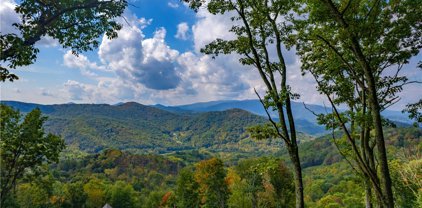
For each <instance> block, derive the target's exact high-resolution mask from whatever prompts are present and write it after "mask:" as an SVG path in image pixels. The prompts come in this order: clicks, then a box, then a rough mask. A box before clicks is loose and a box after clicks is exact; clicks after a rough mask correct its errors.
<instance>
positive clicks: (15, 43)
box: [0, 0, 127, 82]
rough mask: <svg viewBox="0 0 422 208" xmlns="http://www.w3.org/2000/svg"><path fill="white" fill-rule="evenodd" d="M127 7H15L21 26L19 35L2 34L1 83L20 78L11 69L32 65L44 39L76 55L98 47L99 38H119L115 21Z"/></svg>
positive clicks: (97, 0) (84, 3)
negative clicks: (46, 37) (48, 38)
mask: <svg viewBox="0 0 422 208" xmlns="http://www.w3.org/2000/svg"><path fill="white" fill-rule="evenodd" d="M126 6H127V1H126V0H105V1H104V0H75V1H67V0H60V1H56V0H23V1H21V3H20V5H18V6H17V7H16V9H15V10H16V12H17V13H18V14H20V15H21V22H19V23H14V26H15V27H16V29H17V30H18V31H19V32H20V34H0V49H1V54H0V61H1V62H3V64H5V65H7V68H6V67H4V66H1V65H0V81H3V82H4V81H6V80H9V81H13V80H16V79H18V77H17V76H16V75H15V74H13V73H10V71H9V69H14V68H16V67H19V66H26V65H30V64H32V63H33V62H34V61H35V60H36V58H37V53H38V52H39V49H38V48H36V47H35V46H34V45H35V43H36V42H38V41H39V40H41V38H42V37H43V36H50V37H52V38H53V39H55V40H57V41H58V42H59V43H60V44H61V45H62V46H63V47H64V48H70V49H71V50H72V52H73V53H74V54H78V53H80V52H83V51H88V50H92V49H93V48H96V47H98V44H99V43H98V37H99V36H101V35H103V34H104V33H105V35H106V36H107V37H108V38H115V37H117V30H119V29H121V25H120V24H118V23H117V22H116V20H115V17H118V16H120V15H121V14H122V13H123V11H124V9H125V8H126Z"/></svg>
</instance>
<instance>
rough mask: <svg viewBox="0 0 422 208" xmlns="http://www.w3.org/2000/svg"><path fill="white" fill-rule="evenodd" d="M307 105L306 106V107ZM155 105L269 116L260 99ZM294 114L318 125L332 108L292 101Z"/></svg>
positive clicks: (399, 116) (402, 118) (401, 118)
mask: <svg viewBox="0 0 422 208" xmlns="http://www.w3.org/2000/svg"><path fill="white" fill-rule="evenodd" d="M305 106H306V107H305ZM154 107H157V108H160V109H163V110H168V111H171V112H176V113H177V112H210V111H224V110H228V109H232V108H239V109H242V110H245V111H249V112H251V113H253V114H256V115H260V116H264V117H267V115H266V113H265V110H264V108H263V107H262V105H261V102H260V101H259V100H223V101H210V102H201V103H193V104H189V105H179V106H164V105H160V104H158V105H154ZM292 110H293V116H294V118H295V120H299V121H300V120H303V121H307V122H310V123H312V124H314V125H318V124H317V122H316V116H315V115H314V113H316V114H321V113H327V112H330V111H331V109H330V108H327V107H323V106H320V105H315V104H304V103H300V102H292ZM270 114H271V115H272V116H274V117H278V116H277V114H276V112H273V111H270ZM382 115H383V116H384V117H386V118H388V119H390V120H392V121H397V122H400V123H404V124H412V123H413V121H412V120H410V119H409V117H408V114H407V113H402V112H400V111H392V110H385V111H383V112H382Z"/></svg>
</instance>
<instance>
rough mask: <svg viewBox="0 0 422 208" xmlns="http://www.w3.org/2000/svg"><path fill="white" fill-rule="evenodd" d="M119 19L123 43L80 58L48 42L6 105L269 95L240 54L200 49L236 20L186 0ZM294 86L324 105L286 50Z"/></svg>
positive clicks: (2, 5)
mask: <svg viewBox="0 0 422 208" xmlns="http://www.w3.org/2000/svg"><path fill="white" fill-rule="evenodd" d="M131 4H133V5H135V6H129V8H128V9H127V10H126V11H125V13H124V16H125V19H126V20H127V22H126V21H124V20H119V21H121V23H122V24H123V29H122V30H121V31H119V37H118V38H117V39H113V40H109V39H107V38H103V37H101V38H100V42H101V44H100V46H99V48H98V49H96V50H94V51H91V52H87V53H83V54H81V55H79V56H78V57H76V56H74V55H72V53H71V52H70V51H69V50H68V49H63V48H61V47H60V46H59V45H58V44H57V43H56V42H55V41H54V40H52V39H50V38H43V39H42V41H40V42H39V43H37V46H38V47H39V48H40V51H41V52H40V53H39V54H38V59H37V61H36V63H35V64H33V65H31V66H27V67H23V68H21V69H18V70H14V72H15V73H16V74H17V75H18V76H19V77H20V79H19V80H18V81H15V82H13V83H10V82H7V83H1V100H18V101H24V102H35V103H44V104H52V103H67V102H75V103H110V104H113V103H117V102H126V101H136V102H139V103H143V104H156V103H161V104H164V105H178V104H188V103H193V102H204V101H212V100H233V99H237V100H242V99H256V95H255V94H254V91H253V89H254V88H256V89H257V90H258V91H259V92H264V91H263V90H264V86H263V84H262V82H261V81H260V79H259V75H258V73H257V72H256V71H255V70H254V69H252V68H247V67H244V66H242V65H240V64H239V63H238V61H237V60H238V57H236V56H235V55H230V56H220V57H218V58H217V59H212V58H211V57H209V56H207V55H203V54H201V53H200V52H199V50H200V49H201V48H202V47H203V46H205V45H206V44H207V43H209V42H210V41H212V40H214V39H216V38H225V39H228V38H231V37H232V35H231V34H230V33H229V32H228V29H229V28H230V17H229V16H228V15H226V16H214V15H211V14H209V13H207V12H206V11H205V10H200V11H199V12H198V13H194V12H193V11H191V10H190V9H189V8H188V7H186V5H183V4H181V3H180V1H179V0H136V1H133V2H131ZM14 6H15V2H14V0H1V1H0V31H1V32H2V33H10V32H14V31H15V30H14V28H13V27H12V26H11V24H12V23H13V22H16V21H18V20H19V16H17V15H16V14H15V13H14V10H13V8H14ZM285 53H286V57H287V58H286V59H287V64H288V70H289V79H288V80H289V84H290V85H291V86H292V89H293V90H294V92H297V93H299V94H301V99H300V100H299V101H301V102H306V103H313V104H323V102H324V99H323V98H322V96H320V95H319V94H318V93H317V92H316V90H315V83H314V82H313V79H312V78H311V77H308V76H305V77H303V76H301V73H300V60H299V59H298V58H297V56H296V55H295V52H294V51H289V52H287V51H285ZM421 57H422V56H421V55H419V56H418V57H415V58H413V59H412V60H411V63H410V64H409V65H408V66H406V69H405V70H404V71H405V72H406V73H407V74H408V75H410V76H411V77H413V78H416V79H419V80H421V79H422V73H421V72H420V71H417V70H415V65H416V63H417V61H418V60H421ZM418 88H420V86H409V87H407V88H406V92H404V93H402V100H401V101H400V102H399V103H398V104H396V105H395V106H393V108H394V109H401V108H402V107H403V106H404V105H405V104H406V103H408V102H412V101H415V100H417V99H418V98H420V97H421V92H420V90H419V89H418Z"/></svg>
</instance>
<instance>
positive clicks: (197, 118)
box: [3, 101, 312, 155]
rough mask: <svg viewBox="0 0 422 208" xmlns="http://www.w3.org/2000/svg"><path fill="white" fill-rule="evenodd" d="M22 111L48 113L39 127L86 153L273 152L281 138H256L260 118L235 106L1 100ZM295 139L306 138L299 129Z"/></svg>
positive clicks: (261, 121)
mask: <svg viewBox="0 0 422 208" xmlns="http://www.w3.org/2000/svg"><path fill="white" fill-rule="evenodd" d="M3 103H5V104H8V105H10V106H13V107H15V108H17V109H20V110H21V111H22V112H28V111H30V110H32V109H34V108H36V107H38V108H40V110H41V111H42V112H43V113H44V114H45V115H46V116H48V120H47V122H46V124H45V129H46V131H48V132H51V133H54V134H57V135H60V136H62V138H64V140H65V141H66V143H67V144H68V145H71V146H76V147H78V148H79V149H81V150H83V151H87V152H99V151H101V150H104V149H108V148H115V149H120V150H130V151H132V152H138V153H146V152H151V153H166V152H173V151H182V150H193V149H200V148H206V149H208V150H210V151H215V152H246V153H251V154H257V155H259V154H262V153H265V152H268V151H269V152H274V151H276V150H277V149H278V148H279V147H280V145H281V141H272V142H267V141H256V140H253V139H252V138H250V137H249V135H248V133H247V132H246V128H247V127H249V126H252V125H257V124H263V123H266V122H267V120H266V119H265V118H263V117H261V116H257V115H254V114H251V113H249V112H247V111H244V110H240V109H230V110H226V111H215V112H203V113H189V114H180V113H172V112H169V111H165V110H161V109H158V108H154V107H150V106H145V105H141V104H139V103H134V102H131V103H124V104H119V105H115V106H113V105H106V104H62V105H37V104H26V103H20V102H7V101H6V102H3ZM300 135H301V139H303V140H309V139H311V138H312V137H311V136H309V135H307V134H304V133H302V134H300Z"/></svg>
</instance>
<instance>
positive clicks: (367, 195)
mask: <svg viewBox="0 0 422 208" xmlns="http://www.w3.org/2000/svg"><path fill="white" fill-rule="evenodd" d="M365 202H366V205H365V207H366V208H372V192H371V183H370V182H369V179H368V178H366V179H365Z"/></svg>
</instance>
